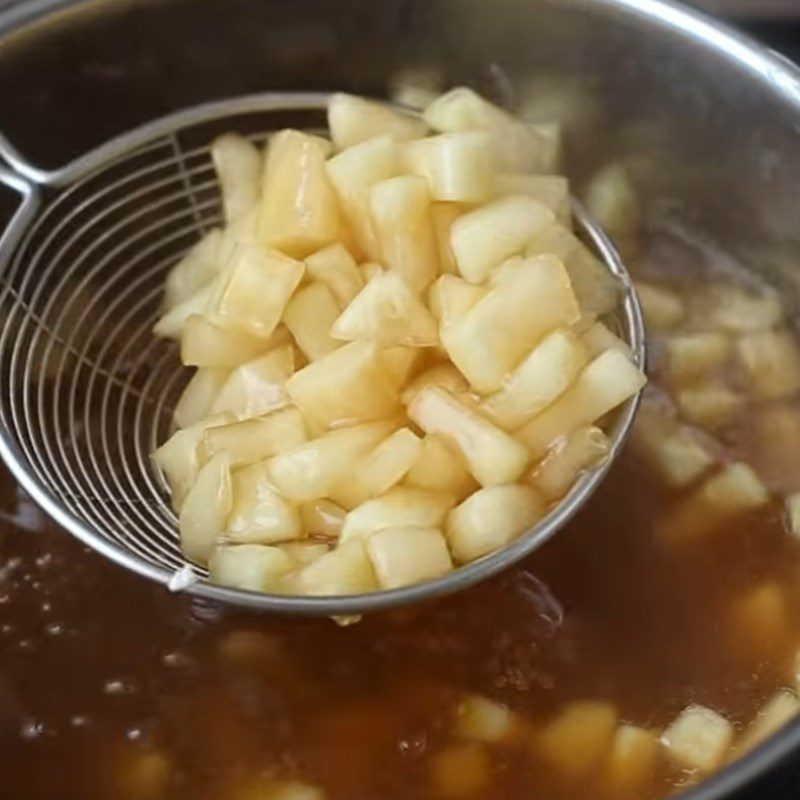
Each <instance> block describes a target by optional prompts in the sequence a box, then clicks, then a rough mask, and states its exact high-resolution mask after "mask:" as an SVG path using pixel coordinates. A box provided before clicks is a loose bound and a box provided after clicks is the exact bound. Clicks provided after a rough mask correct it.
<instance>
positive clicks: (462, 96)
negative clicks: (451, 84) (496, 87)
mask: <svg viewBox="0 0 800 800" xmlns="http://www.w3.org/2000/svg"><path fill="white" fill-rule="evenodd" d="M423 119H424V120H425V122H426V123H427V124H428V125H429V126H430V127H431V128H433V129H434V130H436V131H468V130H482V129H488V128H497V127H502V126H504V125H512V124H514V123H515V122H516V120H515V118H514V117H513V116H511V114H509V113H508V112H507V111H504V110H503V109H502V108H499V107H498V106H496V105H494V104H493V103H490V102H489V101H488V100H485V99H484V98H483V97H481V96H480V95H479V94H478V93H477V92H475V91H473V90H472V89H470V88H469V87H467V86H457V87H455V88H454V89H450V90H449V91H448V92H445V93H444V94H442V95H439V96H438V97H437V98H436V99H435V100H434V101H433V102H431V103H430V105H428V106H427V108H426V109H425V112H424V114H423Z"/></svg>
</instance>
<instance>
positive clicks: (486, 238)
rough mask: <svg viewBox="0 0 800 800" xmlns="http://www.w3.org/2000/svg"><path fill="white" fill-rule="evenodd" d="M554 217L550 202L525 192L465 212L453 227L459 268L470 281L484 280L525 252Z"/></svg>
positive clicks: (451, 235)
mask: <svg viewBox="0 0 800 800" xmlns="http://www.w3.org/2000/svg"><path fill="white" fill-rule="evenodd" d="M553 221H554V216H553V212H552V211H550V209H549V208H547V206H545V205H544V204H543V203H540V202H539V201H538V200H533V199H532V198H530V197H525V196H524V195H511V196H509V197H502V198H500V199H499V200H494V201H492V202H491V203H487V204H486V205H485V206H481V207H480V208H477V209H475V210H474V211H469V212H467V213H466V214H462V215H461V216H460V217H459V218H458V219H456V220H455V222H453V224H452V227H451V228H450V244H451V246H452V248H453V253H454V254H455V257H456V264H457V265H458V271H459V272H460V273H461V275H462V277H463V278H464V279H465V280H467V281H469V282H470V283H474V284H481V283H483V282H484V281H485V280H486V279H487V278H488V277H489V273H490V272H491V271H492V270H493V269H494V268H495V267H497V266H499V265H500V264H501V263H502V262H503V261H505V260H506V259H507V258H508V257H509V256H512V255H516V254H518V253H522V252H523V250H524V249H525V246H526V245H527V244H528V243H529V242H530V241H531V240H533V238H534V237H535V236H536V235H537V234H538V233H540V232H541V231H543V230H544V229H546V228H547V227H549V226H550V225H552V223H553Z"/></svg>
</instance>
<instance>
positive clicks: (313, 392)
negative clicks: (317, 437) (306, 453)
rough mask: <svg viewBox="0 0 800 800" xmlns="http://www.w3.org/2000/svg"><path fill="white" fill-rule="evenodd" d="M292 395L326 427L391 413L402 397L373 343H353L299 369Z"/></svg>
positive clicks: (289, 384) (290, 388)
mask: <svg viewBox="0 0 800 800" xmlns="http://www.w3.org/2000/svg"><path fill="white" fill-rule="evenodd" d="M286 390H287V391H288V393H289V396H290V397H291V398H292V399H293V400H294V401H295V402H296V403H297V405H299V406H300V408H301V409H302V410H303V411H304V412H305V413H306V414H308V415H309V416H310V417H312V418H313V419H314V420H315V421H316V422H318V423H319V424H320V425H322V426H324V427H330V426H331V425H333V424H334V423H344V422H349V423H353V422H369V421H371V420H378V419H383V418H385V417H389V416H391V415H392V414H393V413H394V412H395V411H396V410H397V406H398V397H397V393H396V391H395V389H394V387H393V386H392V384H391V381H390V379H389V377H388V376H387V374H386V372H385V370H384V368H383V366H382V364H381V360H380V358H379V354H378V350H377V349H376V347H375V345H374V344H372V343H371V342H352V343H351V344H348V345H345V346H344V347H340V348H339V349H338V350H334V351H333V352H332V353H329V354H328V355H327V356H324V357H322V358H320V359H318V360H317V361H314V362H312V363H311V364H309V365H308V366H306V367H303V369H301V370H300V371H299V372H296V373H295V374H294V375H293V376H292V377H291V378H290V379H289V380H288V382H287V383H286Z"/></svg>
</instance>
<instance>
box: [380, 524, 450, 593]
mask: <svg viewBox="0 0 800 800" xmlns="http://www.w3.org/2000/svg"><path fill="white" fill-rule="evenodd" d="M367 553H368V554H369V557H370V560H371V561H372V566H373V568H374V570H375V575H376V576H377V578H378V584H379V585H380V587H381V589H397V588H399V587H400V586H408V585H410V584H414V583H420V582H422V581H427V580H433V579H434V578H438V577H440V576H441V575H446V574H447V573H448V572H450V571H451V570H452V569H453V562H452V561H451V560H450V553H449V552H448V550H447V544H446V542H445V540H444V536H442V532H441V531H440V530H437V529H436V528H418V527H411V526H407V527H397V528H383V529H382V530H379V531H377V532H376V533H375V534H373V535H372V536H370V537H369V539H367Z"/></svg>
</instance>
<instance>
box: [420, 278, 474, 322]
mask: <svg viewBox="0 0 800 800" xmlns="http://www.w3.org/2000/svg"><path fill="white" fill-rule="evenodd" d="M487 293H488V290H487V289H485V288H484V287H483V286H473V285H472V284H471V283H467V282H466V281H465V280H462V279H461V278H459V277H458V276H456V275H442V276H440V277H439V278H437V279H436V280H435V281H434V282H433V285H432V286H431V288H430V290H429V291H428V305H429V306H430V309H431V313H432V314H433V316H434V317H436V319H437V320H439V324H440V325H441V326H442V328H446V327H447V326H448V325H450V324H451V323H452V322H455V320H457V319H459V317H461V316H463V315H464V314H465V313H466V312H467V311H469V310H470V309H471V308H472V307H473V306H474V305H475V304H476V303H477V302H478V300H480V299H482V298H483V297H486V295H487Z"/></svg>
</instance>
